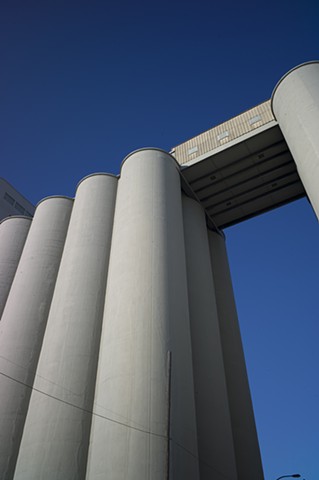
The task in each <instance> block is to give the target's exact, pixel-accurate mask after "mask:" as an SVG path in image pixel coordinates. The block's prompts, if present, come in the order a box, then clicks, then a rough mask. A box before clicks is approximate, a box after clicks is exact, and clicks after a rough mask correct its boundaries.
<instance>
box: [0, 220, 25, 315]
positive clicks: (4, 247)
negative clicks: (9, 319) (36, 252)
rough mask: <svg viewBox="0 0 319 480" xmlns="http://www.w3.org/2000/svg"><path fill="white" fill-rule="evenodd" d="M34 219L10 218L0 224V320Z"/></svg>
mask: <svg viewBox="0 0 319 480" xmlns="http://www.w3.org/2000/svg"><path fill="white" fill-rule="evenodd" d="M31 221H32V219H31V218H30V217H8V218H7V219H5V220H3V221H2V222H1V224H0V319H1V315H2V312H3V310H4V306H5V303H6V301H7V297H8V294H9V291H10V287H11V284H12V281H13V279H14V275H15V273H16V270H17V267H18V263H19V260H20V257H21V253H22V250H23V247H24V243H25V240H26V238H27V235H28V232H29V228H30V225H31Z"/></svg>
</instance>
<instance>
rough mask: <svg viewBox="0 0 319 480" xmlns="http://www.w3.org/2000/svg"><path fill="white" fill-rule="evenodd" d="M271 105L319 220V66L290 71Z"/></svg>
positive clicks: (313, 64) (310, 63)
mask: <svg viewBox="0 0 319 480" xmlns="http://www.w3.org/2000/svg"><path fill="white" fill-rule="evenodd" d="M271 103H272V110H273V112H274V115H275V117H276V119H277V121H278V123H279V126H280V129H281V131H282V133H283V135H284V137H285V140H286V142H287V144H288V147H289V150H290V151H291V153H292V156H293V158H294V160H295V162H296V165H297V170H298V173H299V175H300V178H301V181H302V183H303V185H304V187H305V190H306V192H307V195H308V197H309V200H310V202H311V204H312V206H313V208H314V211H315V213H316V215H317V217H318V219H319V135H318V124H319V62H318V61H317V62H309V63H304V64H302V65H299V66H297V67H295V68H294V69H292V70H290V72H288V73H287V74H286V75H285V76H284V77H283V78H282V79H281V80H280V81H279V83H278V84H277V86H276V88H275V90H274V92H273V95H272V102H271Z"/></svg>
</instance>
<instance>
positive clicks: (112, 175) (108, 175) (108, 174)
mask: <svg viewBox="0 0 319 480" xmlns="http://www.w3.org/2000/svg"><path fill="white" fill-rule="evenodd" d="M96 175H105V176H107V177H114V178H118V175H114V174H113V173H106V172H96V173H89V175H85V177H83V178H82V179H81V180H80V181H79V182H78V184H77V186H76V189H75V191H76V190H77V189H78V188H79V186H80V185H81V183H82V182H84V180H86V179H87V178H90V177H95V176H96Z"/></svg>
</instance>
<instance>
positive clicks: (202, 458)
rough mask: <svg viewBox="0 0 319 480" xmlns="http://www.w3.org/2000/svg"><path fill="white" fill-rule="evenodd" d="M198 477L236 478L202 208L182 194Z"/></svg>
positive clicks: (206, 478) (204, 479)
mask: <svg viewBox="0 0 319 480" xmlns="http://www.w3.org/2000/svg"><path fill="white" fill-rule="evenodd" d="M183 217H184V233H185V248H186V265H187V281H188V297H189V311H190V321H191V335H192V351H193V370H194V387H195V402H196V420H197V432H198V455H199V467H200V479H201V480H210V479H212V478H214V480H224V479H225V478H229V479H232V480H235V479H236V478H237V472H236V461H235V453H234V442H233V435H232V427H231V419H230V410H229V403H228V395H227V387H226V379H225V369H224V361H223V353H222V346H221V339H220V333H219V324H218V314H217V307H216V299H215V291H214V290H215V289H214V282H213V276H212V269H211V262H210V252H209V245H208V237H207V228H206V219H205V213H204V210H203V208H202V207H201V205H200V204H199V203H198V202H196V201H195V200H192V199H191V198H188V197H186V196H185V195H183Z"/></svg>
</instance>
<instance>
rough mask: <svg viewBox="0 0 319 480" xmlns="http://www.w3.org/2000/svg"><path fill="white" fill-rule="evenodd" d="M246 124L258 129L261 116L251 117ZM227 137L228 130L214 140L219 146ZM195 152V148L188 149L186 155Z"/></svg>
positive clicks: (228, 134)
mask: <svg viewBox="0 0 319 480" xmlns="http://www.w3.org/2000/svg"><path fill="white" fill-rule="evenodd" d="M248 123H249V125H250V126H251V127H252V128H256V127H259V126H260V125H261V123H262V119H261V116H260V115H255V116H254V117H251V118H250V119H249V120H248ZM229 137H230V133H229V131H228V130H225V131H224V132H222V133H219V134H218V135H216V138H217V140H218V142H219V143H220V144H221V145H222V144H223V143H227V142H228V140H229ZM197 151H198V147H197V146H195V147H192V148H189V149H188V152H187V153H188V155H192V154H193V153H196V152H197Z"/></svg>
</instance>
